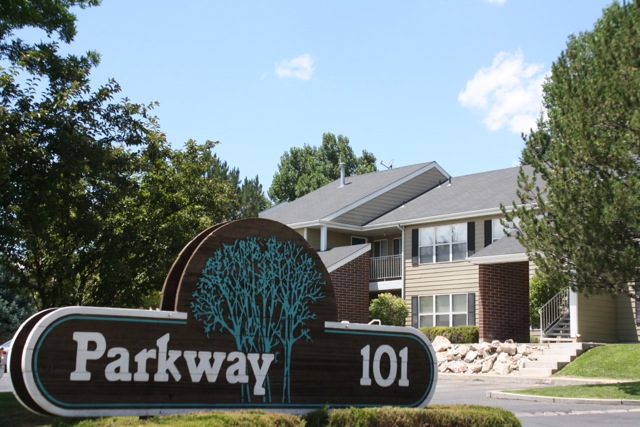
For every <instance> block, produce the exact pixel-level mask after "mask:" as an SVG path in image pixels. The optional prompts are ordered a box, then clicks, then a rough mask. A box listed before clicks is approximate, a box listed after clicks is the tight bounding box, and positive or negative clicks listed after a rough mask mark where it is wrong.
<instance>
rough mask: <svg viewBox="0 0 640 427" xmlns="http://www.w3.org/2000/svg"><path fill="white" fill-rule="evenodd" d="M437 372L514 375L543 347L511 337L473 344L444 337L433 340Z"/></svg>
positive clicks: (535, 357)
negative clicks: (461, 342) (515, 341)
mask: <svg viewBox="0 0 640 427" xmlns="http://www.w3.org/2000/svg"><path fill="white" fill-rule="evenodd" d="M431 344H432V345H433V348H434V350H435V351H436V359H437V361H438V371H439V372H443V373H444V372H451V373H460V374H461V373H466V374H477V375H482V374H493V375H513V374H514V373H515V374H517V373H518V372H519V370H520V367H522V366H525V365H526V363H527V362H528V361H533V360H537V359H538V355H540V354H542V350H543V348H544V347H541V346H536V345H530V344H520V345H518V344H516V343H514V342H513V341H512V340H507V341H505V342H500V341H493V342H491V343H488V342H481V343H477V344H451V342H450V341H449V340H448V339H447V338H445V337H440V336H439V337H436V338H434V340H433V342H432V343H431Z"/></svg>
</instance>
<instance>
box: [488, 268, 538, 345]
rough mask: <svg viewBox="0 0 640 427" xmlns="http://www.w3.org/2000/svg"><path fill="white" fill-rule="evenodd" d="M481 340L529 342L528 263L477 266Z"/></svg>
mask: <svg viewBox="0 0 640 427" xmlns="http://www.w3.org/2000/svg"><path fill="white" fill-rule="evenodd" d="M479 272H480V310H479V317H480V322H479V324H480V341H489V342H490V341H492V340H500V341H504V340H507V339H512V340H514V341H516V342H529V341H530V338H529V263H528V262H526V261H525V262H513V263H507V264H485V265H480V268H479Z"/></svg>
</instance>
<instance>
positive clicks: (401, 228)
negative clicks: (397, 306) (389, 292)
mask: <svg viewBox="0 0 640 427" xmlns="http://www.w3.org/2000/svg"><path fill="white" fill-rule="evenodd" d="M396 227H398V229H399V230H400V232H401V234H400V236H401V237H400V251H401V252H400V253H401V256H400V262H402V265H401V267H400V274H401V275H402V276H401V277H400V281H401V282H402V299H403V300H404V299H405V294H406V292H405V280H404V277H405V271H404V270H405V262H404V226H403V225H400V224H396Z"/></svg>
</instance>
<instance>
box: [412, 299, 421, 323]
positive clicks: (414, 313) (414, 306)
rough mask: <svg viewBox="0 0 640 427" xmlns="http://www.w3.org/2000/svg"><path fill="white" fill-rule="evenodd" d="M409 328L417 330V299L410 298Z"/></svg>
mask: <svg viewBox="0 0 640 427" xmlns="http://www.w3.org/2000/svg"><path fill="white" fill-rule="evenodd" d="M411 326H413V327H414V328H417V327H418V326H420V324H419V322H418V297H411Z"/></svg>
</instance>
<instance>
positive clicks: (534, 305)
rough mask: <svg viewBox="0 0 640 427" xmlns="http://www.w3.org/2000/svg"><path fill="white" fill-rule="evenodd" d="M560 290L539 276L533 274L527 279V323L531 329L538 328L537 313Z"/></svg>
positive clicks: (538, 319) (538, 315) (538, 316)
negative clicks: (528, 322)
mask: <svg viewBox="0 0 640 427" xmlns="http://www.w3.org/2000/svg"><path fill="white" fill-rule="evenodd" d="M561 289H562V288H559V287H557V286H554V285H550V284H547V283H545V282H544V281H543V280H542V278H541V277H540V275H539V274H534V275H533V276H532V277H531V279H529V321H530V323H531V326H532V327H534V328H539V327H540V313H538V310H539V309H540V308H541V307H542V306H543V305H545V304H546V303H547V302H548V301H549V300H550V299H551V298H553V297H554V296H555V295H556V294H557V293H558V292H560V290H561Z"/></svg>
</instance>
